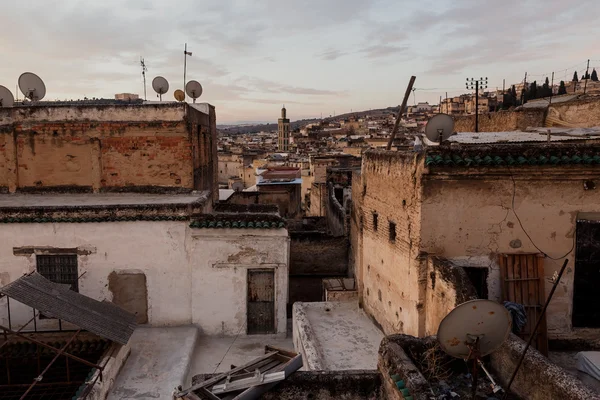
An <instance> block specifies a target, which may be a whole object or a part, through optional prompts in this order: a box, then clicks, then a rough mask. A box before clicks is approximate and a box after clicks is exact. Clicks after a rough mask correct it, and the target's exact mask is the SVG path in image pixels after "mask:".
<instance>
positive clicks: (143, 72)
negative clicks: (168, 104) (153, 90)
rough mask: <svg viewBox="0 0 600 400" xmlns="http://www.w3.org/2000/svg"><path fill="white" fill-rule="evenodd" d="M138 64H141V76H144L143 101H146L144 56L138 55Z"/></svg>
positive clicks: (146, 69)
mask: <svg viewBox="0 0 600 400" xmlns="http://www.w3.org/2000/svg"><path fill="white" fill-rule="evenodd" d="M140 65H141V66H142V77H143V78H144V101H146V71H148V68H146V63H145V62H144V57H140Z"/></svg>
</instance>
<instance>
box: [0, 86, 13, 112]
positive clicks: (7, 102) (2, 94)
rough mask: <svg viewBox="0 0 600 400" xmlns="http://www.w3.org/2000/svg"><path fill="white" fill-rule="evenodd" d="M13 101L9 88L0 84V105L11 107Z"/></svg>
mask: <svg viewBox="0 0 600 400" xmlns="http://www.w3.org/2000/svg"><path fill="white" fill-rule="evenodd" d="M14 103H15V98H14V97H13V94H12V92H11V91H10V90H8V89H7V88H5V87H4V86H0V107H12V106H13V105H14Z"/></svg>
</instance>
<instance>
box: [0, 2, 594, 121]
mask: <svg viewBox="0 0 600 400" xmlns="http://www.w3.org/2000/svg"><path fill="white" fill-rule="evenodd" d="M597 6H598V5H597V3H596V1H595V0H578V1H573V2H571V1H566V0H561V1H557V0H502V1H498V0H494V1H490V0H419V1H400V0H247V1H245V0H171V1H165V0H161V1H158V0H127V1H125V0H101V1H98V0H94V1H88V0H58V1H56V0H35V1H34V0H29V1H28V0H19V1H10V0H2V12H1V13H0V26H2V27H3V29H2V31H3V32H5V33H6V32H10V34H4V35H1V36H0V49H1V54H2V60H3V62H1V63H0V85H3V86H6V87H8V88H9V89H11V91H13V94H16V93H15V90H16V84H17V81H18V77H19V75H20V74H21V73H22V72H26V71H31V72H34V73H37V74H38V75H39V76H40V77H41V78H42V79H43V80H44V82H45V84H46V88H47V95H46V99H45V100H55V99H60V100H63V99H83V98H84V97H88V98H91V97H98V98H100V97H102V98H113V97H114V94H115V93H122V92H129V93H137V94H140V96H141V97H143V94H144V85H143V81H142V74H141V67H140V65H139V64H140V57H144V59H145V61H146V65H147V68H148V72H147V75H146V77H147V79H146V81H147V84H146V86H147V99H148V100H157V98H156V97H157V95H156V93H155V92H154V91H153V90H152V85H151V82H152V79H153V78H154V77H156V76H158V75H160V76H164V77H165V78H166V79H167V80H168V81H169V83H170V89H169V92H168V93H167V94H165V95H163V100H171V99H173V92H174V90H175V89H180V88H182V86H183V58H184V55H183V49H184V44H185V43H187V46H188V51H190V52H192V56H191V57H188V58H187V78H188V80H191V79H195V80H198V81H199V82H200V83H201V84H202V86H203V88H204V92H203V94H202V97H201V98H200V99H199V101H201V102H208V103H211V104H213V105H214V106H215V107H216V111H217V122H218V123H221V124H226V123H241V122H251V121H257V122H258V121H260V122H272V121H276V119H277V118H278V116H279V113H280V111H279V110H280V108H281V106H282V104H285V106H286V108H287V113H288V117H289V118H291V119H292V120H296V119H303V118H313V117H320V116H321V115H323V116H324V117H325V116H329V115H334V114H342V113H347V112H350V111H352V110H354V111H360V110H368V109H372V108H373V109H374V108H382V107H389V106H396V105H398V104H399V103H400V102H401V101H402V97H403V95H404V92H405V90H406V85H407V84H408V81H409V79H410V76H411V75H415V76H416V77H417V79H416V82H415V88H416V90H415V91H414V92H413V95H411V98H410V101H409V104H413V103H414V102H415V101H416V102H420V101H428V102H429V103H431V104H433V103H438V102H439V97H440V96H445V95H446V92H448V95H449V96H450V95H457V94H460V93H464V92H466V89H464V87H465V79H466V78H471V77H474V78H477V77H487V78H488V82H489V83H488V86H489V87H490V88H493V89H495V88H496V87H498V88H502V84H503V79H505V81H506V84H507V85H508V84H510V83H518V82H521V81H522V80H523V78H524V74H525V72H528V77H529V78H528V81H532V80H534V79H535V80H537V81H538V82H541V81H543V80H544V79H545V77H546V76H548V77H551V76H550V74H551V72H552V71H556V73H555V80H556V81H559V80H560V79H566V80H570V79H571V77H572V75H573V71H575V70H577V71H579V73H580V74H581V72H582V71H585V68H586V63H587V60H588V59H591V64H590V65H591V67H594V66H596V65H597V66H598V67H600V45H599V42H600V24H598V23H597V21H596V20H597V17H596V10H597ZM591 67H590V71H591ZM19 97H20V98H22V95H21V94H20V93H19Z"/></svg>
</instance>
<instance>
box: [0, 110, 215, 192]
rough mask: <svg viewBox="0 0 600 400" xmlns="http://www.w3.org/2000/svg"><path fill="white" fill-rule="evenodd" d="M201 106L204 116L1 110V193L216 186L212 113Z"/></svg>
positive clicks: (195, 113)
mask: <svg viewBox="0 0 600 400" xmlns="http://www.w3.org/2000/svg"><path fill="white" fill-rule="evenodd" d="M203 106H204V107H205V108H206V111H207V112H208V114H206V113H203V112H199V111H198V110H196V109H194V108H192V107H191V106H189V107H188V106H181V105H176V106H171V105H165V106H160V107H155V106H111V107H103V106H98V107H94V106H85V107H81V106H69V107H65V106H61V107H27V108H19V107H16V108H14V109H10V110H8V109H5V110H2V112H1V113H0V169H1V170H0V192H1V191H5V192H6V191H10V192H15V191H17V190H32V189H33V190H42V191H43V190H77V191H103V190H115V189H116V190H129V189H132V188H138V189H136V190H145V189H149V188H160V189H161V190H162V189H175V190H180V191H181V190H183V191H185V190H192V189H194V188H195V189H212V188H213V187H217V186H216V175H215V176H214V177H213V175H214V172H215V171H214V167H212V165H213V160H215V161H216V146H215V144H216V125H215V124H216V117H215V115H214V107H212V106H209V105H203ZM184 108H187V109H188V112H187V113H186V116H184V113H183V111H184ZM7 110H8V111H7ZM111 115H112V116H114V118H118V120H117V121H115V120H111V119H110V117H111ZM161 118H163V119H162V120H161ZM94 119H96V120H94ZM136 119H142V120H136ZM143 119H146V120H143Z"/></svg>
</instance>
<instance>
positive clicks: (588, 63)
mask: <svg viewBox="0 0 600 400" xmlns="http://www.w3.org/2000/svg"><path fill="white" fill-rule="evenodd" d="M589 72H590V60H589V59H588V62H587V68H586V69H585V76H584V78H586V79H585V83H584V84H583V94H585V92H586V91H587V81H588V80H587V77H588V74H589Z"/></svg>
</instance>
